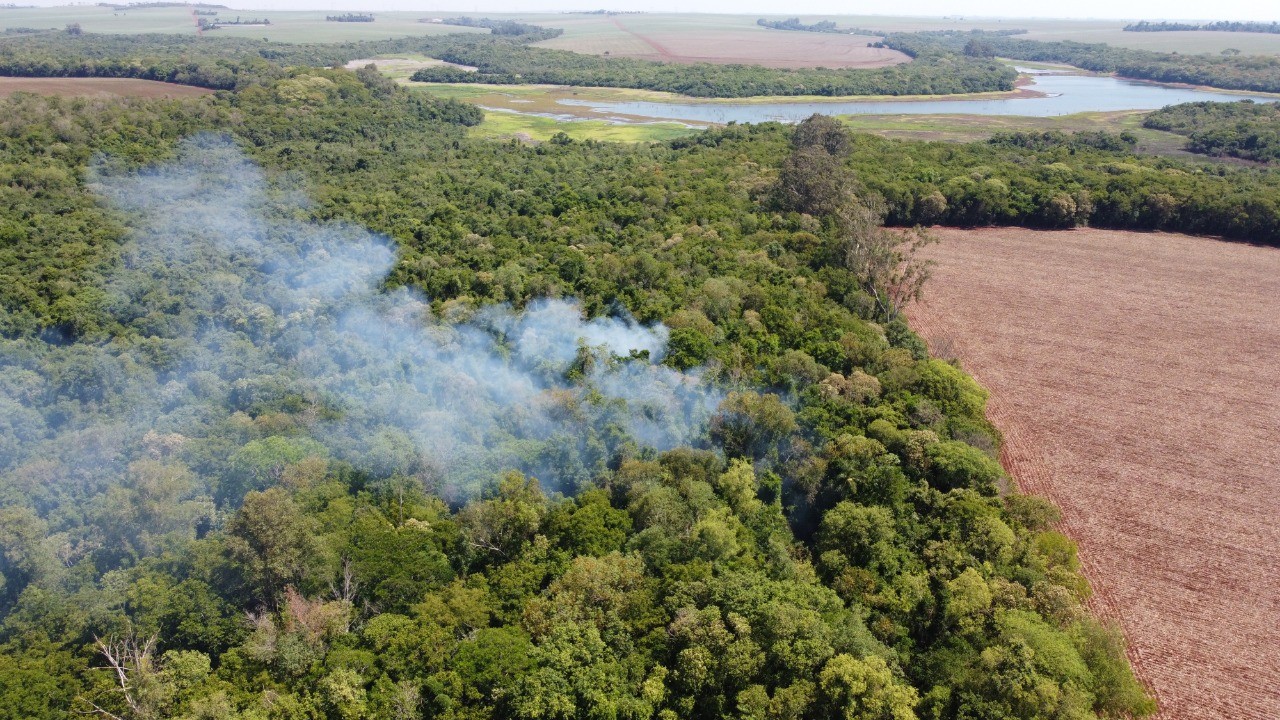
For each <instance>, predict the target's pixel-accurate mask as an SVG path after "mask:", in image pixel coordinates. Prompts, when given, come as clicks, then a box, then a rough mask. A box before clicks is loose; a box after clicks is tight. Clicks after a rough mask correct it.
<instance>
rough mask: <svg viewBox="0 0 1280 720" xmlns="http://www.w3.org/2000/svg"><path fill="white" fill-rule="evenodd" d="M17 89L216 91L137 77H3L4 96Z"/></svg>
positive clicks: (65, 93) (81, 93) (88, 93)
mask: <svg viewBox="0 0 1280 720" xmlns="http://www.w3.org/2000/svg"><path fill="white" fill-rule="evenodd" d="M16 92H29V93H36V94H37V95H58V96H60V97H143V98H157V97H192V96H195V95H209V94H211V93H212V92H213V91H212V90H206V89H205V88H198V87H192V86H190V85H175V84H173V83H163V82H156V81H154V80H134V79H131V78H24V77H0V97H9V96H10V95H12V94H14V93H16Z"/></svg>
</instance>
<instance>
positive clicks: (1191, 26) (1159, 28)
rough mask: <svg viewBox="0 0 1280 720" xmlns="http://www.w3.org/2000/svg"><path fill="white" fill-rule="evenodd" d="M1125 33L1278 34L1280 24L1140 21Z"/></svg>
mask: <svg viewBox="0 0 1280 720" xmlns="http://www.w3.org/2000/svg"><path fill="white" fill-rule="evenodd" d="M1124 29H1125V31H1126V32H1186V31H1193V30H1211V31H1214V32H1251V33H1271V34H1273V35H1274V34H1277V33H1280V22H1269V23H1267V22H1257V21H1249V22H1240V21H1229V20H1219V21H1217V22H1211V23H1180V22H1167V21H1160V22H1150V21H1147V20H1142V21H1140V22H1136V23H1131V24H1129V25H1125V26H1124Z"/></svg>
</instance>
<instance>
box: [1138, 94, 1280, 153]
mask: <svg viewBox="0 0 1280 720" xmlns="http://www.w3.org/2000/svg"><path fill="white" fill-rule="evenodd" d="M1142 126H1143V127H1147V128H1151V129H1153V130H1165V131H1168V132H1172V133H1177V134H1179V135H1185V136H1186V138H1187V149H1188V150H1190V151H1191V152H1194V153H1202V154H1204V155H1215V156H1219V157H1237V158H1243V159H1245V160H1254V161H1257V162H1264V163H1274V162H1280V103H1254V102H1249V101H1243V102H1238V103H1215V102H1198V103H1185V104H1182V105H1172V106H1170V107H1167V108H1164V109H1163V110H1157V111H1156V112H1153V113H1151V114H1150V115H1147V116H1146V117H1145V118H1143V119H1142Z"/></svg>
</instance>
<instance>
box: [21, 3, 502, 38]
mask: <svg viewBox="0 0 1280 720" xmlns="http://www.w3.org/2000/svg"><path fill="white" fill-rule="evenodd" d="M326 14H330V15H331V14H333V13H332V11H327V12H326V11H323V10H314V11H278V10H242V9H230V10H219V11H218V15H217V16H216V17H210V18H208V19H210V20H217V19H220V18H221V19H226V20H230V19H233V18H235V17H237V16H239V17H240V18H245V19H247V18H266V19H269V20H270V21H271V24H270V25H245V26H235V25H226V26H223V27H222V28H220V29H218V30H212V31H208V32H205V33H204V36H205V37H211V38H212V37H247V38H267V39H270V40H277V41H280V42H343V41H349V40H382V39H386V38H391V37H406V36H415V35H441V34H446V33H456V32H487V31H486V30H477V29H475V28H464V27H454V26H449V25H438V24H434V23H421V22H418V20H419V19H421V18H423V17H424V16H426V15H427V13H425V12H415V13H408V12H400V13H393V12H388V13H375V17H376V19H375V21H374V22H371V23H352V22H326V21H325V15H326ZM196 20H197V17H196V16H195V15H193V14H192V11H191V9H190V8H184V7H160V8H129V9H116V8H110V7H102V6H90V5H76V6H60V7H49V8H3V9H0V29H6V28H38V29H45V28H59V29H60V28H63V27H65V26H66V25H68V24H70V23H79V24H80V27H81V28H82V29H83V30H84V31H85V32H95V33H179V34H189V35H194V34H196V32H197V27H196Z"/></svg>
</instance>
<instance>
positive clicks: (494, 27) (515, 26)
mask: <svg viewBox="0 0 1280 720" xmlns="http://www.w3.org/2000/svg"><path fill="white" fill-rule="evenodd" d="M441 23H442V24H444V25H457V26H459V27H478V28H488V29H489V31H490V32H491V33H492V34H494V35H501V36H503V37H518V38H521V39H522V40H524V41H525V42H531V43H532V42H541V41H543V40H550V39H552V38H557V37H560V36H561V35H563V34H564V30H561V29H560V28H544V27H542V26H540V25H531V24H529V23H522V22H516V21H515V20H492V19H490V18H473V17H467V16H465V15H464V16H462V17H451V18H445V19H444V20H442V21H441Z"/></svg>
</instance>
